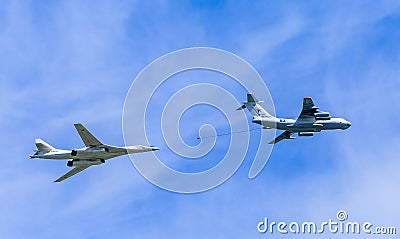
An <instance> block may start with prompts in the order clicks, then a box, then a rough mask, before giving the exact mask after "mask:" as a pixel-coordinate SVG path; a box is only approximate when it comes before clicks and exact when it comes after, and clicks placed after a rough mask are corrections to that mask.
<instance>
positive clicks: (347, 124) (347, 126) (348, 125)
mask: <svg viewBox="0 0 400 239" xmlns="http://www.w3.org/2000/svg"><path fill="white" fill-rule="evenodd" d="M350 126H351V123H350V122H349V121H347V122H346V129H347V128H349V127H350Z"/></svg>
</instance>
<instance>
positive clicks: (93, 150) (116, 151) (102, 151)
mask: <svg viewBox="0 0 400 239" xmlns="http://www.w3.org/2000/svg"><path fill="white" fill-rule="evenodd" d="M154 150H158V148H157V147H152V146H142V145H138V146H126V147H115V146H109V145H104V146H102V147H85V148H80V149H73V150H64V149H52V150H51V151H48V152H44V151H37V152H36V153H35V154H33V155H31V156H30V157H31V158H42V159H55V160H63V159H72V160H90V159H103V160H107V159H110V158H114V157H118V156H122V155H125V154H132V153H143V152H148V151H154Z"/></svg>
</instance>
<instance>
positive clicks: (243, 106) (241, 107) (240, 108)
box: [236, 105, 246, 110]
mask: <svg viewBox="0 0 400 239" xmlns="http://www.w3.org/2000/svg"><path fill="white" fill-rule="evenodd" d="M244 108H246V106H245V105H242V106H240V107H239V108H237V109H236V110H242V109H244Z"/></svg>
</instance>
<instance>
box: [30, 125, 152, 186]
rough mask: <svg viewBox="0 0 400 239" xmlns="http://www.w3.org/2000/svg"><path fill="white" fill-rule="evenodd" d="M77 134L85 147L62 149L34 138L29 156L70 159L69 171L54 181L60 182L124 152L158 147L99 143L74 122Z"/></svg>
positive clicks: (140, 151) (139, 151)
mask: <svg viewBox="0 0 400 239" xmlns="http://www.w3.org/2000/svg"><path fill="white" fill-rule="evenodd" d="M74 126H75V128H76V130H77V131H78V134H79V136H80V137H81V138H82V141H83V143H84V144H85V146H86V147H85V148H81V149H73V150H63V149H56V148H54V147H52V146H51V145H49V144H48V143H46V142H44V141H43V140H41V139H36V140H35V144H36V148H37V150H35V153H34V154H33V155H31V156H30V157H31V158H42V159H55V160H60V159H70V160H69V161H68V162H67V166H69V167H74V168H73V169H72V170H71V171H69V172H68V173H66V174H65V175H63V176H61V177H60V178H58V179H57V180H55V181H54V182H61V181H63V180H65V179H67V178H69V177H71V176H73V175H75V174H77V173H79V172H81V171H82V170H85V169H87V168H88V167H90V166H92V165H99V164H103V163H105V161H106V160H108V159H111V158H114V157H118V156H121V155H125V154H134V153H143V152H149V151H154V150H159V148H157V147H154V146H143V145H136V146H126V147H116V146H110V145H107V144H103V143H101V142H100V141H99V140H98V139H96V138H95V137H94V136H93V135H92V134H91V133H90V132H89V131H88V130H87V129H86V128H85V127H83V125H81V124H74Z"/></svg>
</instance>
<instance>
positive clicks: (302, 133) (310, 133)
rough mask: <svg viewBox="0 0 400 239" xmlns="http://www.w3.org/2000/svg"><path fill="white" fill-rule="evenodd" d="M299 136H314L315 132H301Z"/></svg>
mask: <svg viewBox="0 0 400 239" xmlns="http://www.w3.org/2000/svg"><path fill="white" fill-rule="evenodd" d="M298 135H299V136H313V135H314V133H313V132H299V133H298Z"/></svg>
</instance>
